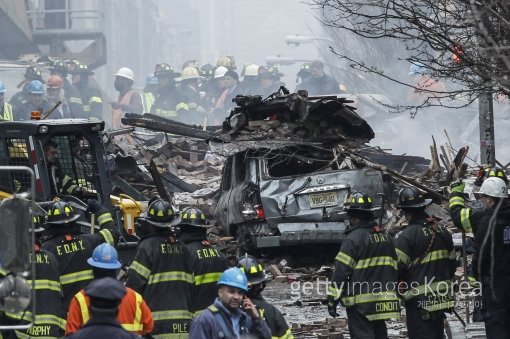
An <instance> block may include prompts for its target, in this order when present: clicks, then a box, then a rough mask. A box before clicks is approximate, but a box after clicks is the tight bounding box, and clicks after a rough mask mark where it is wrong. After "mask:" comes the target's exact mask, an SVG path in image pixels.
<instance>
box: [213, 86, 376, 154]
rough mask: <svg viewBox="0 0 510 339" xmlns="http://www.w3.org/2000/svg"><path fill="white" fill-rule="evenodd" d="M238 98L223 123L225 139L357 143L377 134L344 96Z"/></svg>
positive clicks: (294, 94)
mask: <svg viewBox="0 0 510 339" xmlns="http://www.w3.org/2000/svg"><path fill="white" fill-rule="evenodd" d="M282 90H283V91H285V89H282ZM284 93H285V92H284ZM234 100H235V102H236V104H237V107H236V108H234V109H233V110H232V111H231V113H230V115H229V116H228V117H227V118H226V120H225V122H224V123H223V126H222V127H223V128H222V136H223V139H224V140H225V139H226V138H227V137H228V140H229V141H246V140H272V139H279V140H292V141H295V142H300V143H301V142H305V143H306V142H312V143H314V142H315V143H320V144H323V145H327V146H332V145H335V144H339V143H344V144H349V145H351V146H353V145H360V144H363V143H365V142H368V141H369V140H371V139H372V138H374V136H375V135H374V131H373V130H372V128H371V127H370V125H368V123H367V122H366V121H365V120H364V119H362V118H361V117H360V116H359V115H357V114H356V113H355V112H354V109H355V108H354V107H351V106H349V105H348V103H351V101H348V100H346V99H344V98H336V97H335V96H333V97H310V98H304V97H302V96H300V95H299V94H296V93H293V94H288V95H281V96H276V97H273V98H270V100H266V101H262V98H261V97H260V96H237V97H236V98H235V99H234Z"/></svg>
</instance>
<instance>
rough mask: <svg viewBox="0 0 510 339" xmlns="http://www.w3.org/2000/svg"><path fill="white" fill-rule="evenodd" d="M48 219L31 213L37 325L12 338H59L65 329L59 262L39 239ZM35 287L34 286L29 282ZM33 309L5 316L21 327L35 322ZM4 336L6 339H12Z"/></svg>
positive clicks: (28, 308)
mask: <svg viewBox="0 0 510 339" xmlns="http://www.w3.org/2000/svg"><path fill="white" fill-rule="evenodd" d="M45 219H46V216H40V215H37V214H36V213H35V212H32V220H33V224H34V231H35V244H34V252H35V255H34V257H33V258H31V259H32V260H33V261H34V263H35V279H34V280H35V300H36V301H37V302H36V303H35V314H36V319H35V324H34V325H33V326H32V327H30V328H29V329H26V330H15V331H13V332H14V333H10V335H11V336H12V337H13V338H60V337H62V336H63V335H64V329H65V308H64V300H63V298H62V287H61V285H60V279H59V278H60V274H59V270H58V262H57V259H56V258H55V256H54V255H53V254H51V253H50V252H48V251H47V250H45V249H43V248H42V247H41V242H40V238H41V236H42V234H43V232H44V231H45V229H44V227H43V224H44V222H45ZM28 284H29V285H30V286H32V282H31V281H30V280H28ZM31 310H32V305H30V306H29V307H27V310H26V311H24V312H22V313H19V314H14V313H6V316H7V317H8V318H9V319H11V320H13V321H14V322H16V323H17V324H19V325H23V324H28V323H30V322H31V321H32V313H31ZM11 336H9V335H5V333H4V339H6V338H11Z"/></svg>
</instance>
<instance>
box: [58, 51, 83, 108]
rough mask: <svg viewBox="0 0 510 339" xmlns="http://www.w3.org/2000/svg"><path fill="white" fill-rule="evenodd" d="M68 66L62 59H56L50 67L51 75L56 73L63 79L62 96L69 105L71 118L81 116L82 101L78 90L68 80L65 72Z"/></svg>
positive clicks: (67, 70)
mask: <svg viewBox="0 0 510 339" xmlns="http://www.w3.org/2000/svg"><path fill="white" fill-rule="evenodd" d="M68 73H69V68H68V67H67V65H66V63H65V62H64V61H62V60H56V61H55V62H54V63H53V66H52V67H51V68H50V74H51V75H58V76H59V77H61V78H62V79H63V82H64V83H63V88H64V96H65V98H66V100H67V103H68V105H69V111H70V112H71V117H73V118H83V102H82V101H81V96H80V92H79V91H78V89H77V88H76V86H74V85H73V84H72V83H71V82H70V81H69V80H67V74H68Z"/></svg>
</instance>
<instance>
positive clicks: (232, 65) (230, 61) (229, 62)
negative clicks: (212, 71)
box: [216, 55, 237, 69]
mask: <svg viewBox="0 0 510 339" xmlns="http://www.w3.org/2000/svg"><path fill="white" fill-rule="evenodd" d="M216 66H217V67H219V66H223V67H226V68H228V69H236V68H237V66H236V60H235V59H234V57H233V56H231V55H224V56H221V57H220V58H219V59H218V62H217V63H216Z"/></svg>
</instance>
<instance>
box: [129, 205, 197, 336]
mask: <svg viewBox="0 0 510 339" xmlns="http://www.w3.org/2000/svg"><path fill="white" fill-rule="evenodd" d="M173 219H174V212H173V209H172V205H171V204H170V203H169V202H168V201H165V200H163V199H156V200H154V201H152V202H150V204H149V207H148V212H147V222H148V223H149V225H150V227H151V231H150V233H149V235H148V236H146V237H143V238H142V239H141V240H140V242H139V243H138V246H137V249H136V254H135V258H134V259H133V262H132V264H131V266H130V270H129V273H128V280H127V283H126V286H128V287H131V288H132V289H134V290H135V291H137V292H138V293H140V294H142V296H143V297H144V299H145V300H146V301H147V303H148V305H149V307H150V309H151V311H152V316H153V317H154V331H153V332H152V336H153V337H154V338H175V339H181V338H183V339H184V338H188V330H189V323H190V321H191V318H192V313H191V311H190V310H191V305H192V304H191V291H192V288H193V271H192V270H191V263H190V257H191V255H190V253H189V251H188V249H187V248H186V246H185V245H184V244H183V243H182V242H180V241H177V240H176V239H175V236H174V234H173V232H172V230H171V228H170V226H171V222H172V221H173Z"/></svg>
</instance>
